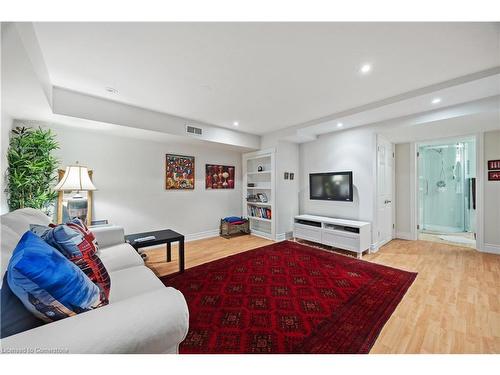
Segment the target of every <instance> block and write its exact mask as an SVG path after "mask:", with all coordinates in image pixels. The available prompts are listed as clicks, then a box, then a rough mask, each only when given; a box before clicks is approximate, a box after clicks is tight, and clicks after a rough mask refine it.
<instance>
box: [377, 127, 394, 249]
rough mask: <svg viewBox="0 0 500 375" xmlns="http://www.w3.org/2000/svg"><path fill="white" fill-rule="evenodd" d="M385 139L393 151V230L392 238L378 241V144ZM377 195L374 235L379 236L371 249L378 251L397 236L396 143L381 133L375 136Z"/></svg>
mask: <svg viewBox="0 0 500 375" xmlns="http://www.w3.org/2000/svg"><path fill="white" fill-rule="evenodd" d="M381 139H382V140H384V141H385V142H388V143H390V144H391V145H392V146H391V152H392V175H391V180H392V205H391V210H392V230H391V239H389V240H388V241H381V242H379V241H378V236H376V232H378V228H379V225H380V223H379V220H378V193H379V191H378V185H379V184H378V172H379V170H378V145H379V140H381ZM374 164H375V183H376V185H375V189H374V190H375V196H374V205H373V209H374V211H373V212H374V215H373V216H374V220H373V222H374V224H375V225H374V228H373V229H372V230H373V236H374V237H376V238H377V242H376V243H374V244H373V245H372V249H371V251H373V252H376V251H378V249H379V248H380V247H381V246H383V245H385V244H386V243H388V242H390V241H391V240H393V239H394V238H396V145H395V144H394V143H393V142H391V141H389V140H388V139H387V138H385V137H383V136H381V135H380V134H377V135H376V137H375V160H374Z"/></svg>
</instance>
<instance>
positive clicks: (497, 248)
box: [481, 243, 500, 254]
mask: <svg viewBox="0 0 500 375" xmlns="http://www.w3.org/2000/svg"><path fill="white" fill-rule="evenodd" d="M481 251H482V252H484V253H491V254H500V245H493V244H490V243H485V244H484V246H483V249H482V250H481Z"/></svg>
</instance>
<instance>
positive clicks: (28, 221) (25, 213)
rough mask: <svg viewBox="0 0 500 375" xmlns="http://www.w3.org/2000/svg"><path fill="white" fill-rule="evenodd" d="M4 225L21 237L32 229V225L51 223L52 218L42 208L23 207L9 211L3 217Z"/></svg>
mask: <svg viewBox="0 0 500 375" xmlns="http://www.w3.org/2000/svg"><path fill="white" fill-rule="evenodd" d="M1 220H2V225H5V226H7V227H9V228H10V229H12V230H13V231H14V232H16V233H17V234H18V235H19V237H21V236H22V235H23V234H24V233H25V232H26V231H28V230H29V229H30V225H32V224H38V225H49V224H50V218H49V217H48V216H47V215H45V214H44V213H43V212H42V211H40V210H35V209H34V208H21V209H19V210H15V211H12V212H9V213H7V214H5V215H2V217H1Z"/></svg>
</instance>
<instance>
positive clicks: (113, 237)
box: [89, 225, 125, 248]
mask: <svg viewBox="0 0 500 375" xmlns="http://www.w3.org/2000/svg"><path fill="white" fill-rule="evenodd" d="M89 229H90V230H91V231H92V233H94V235H95V238H96V240H97V243H98V244H99V248H106V247H110V246H113V245H118V244H121V243H124V242H125V232H124V230H123V228H122V227H119V226H118V225H104V226H95V227H90V228H89Z"/></svg>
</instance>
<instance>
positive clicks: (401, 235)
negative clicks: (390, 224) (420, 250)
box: [396, 232, 414, 241]
mask: <svg viewBox="0 0 500 375" xmlns="http://www.w3.org/2000/svg"><path fill="white" fill-rule="evenodd" d="M396 238H397V239H400V240H408V241H414V238H413V233H411V232H396Z"/></svg>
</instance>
